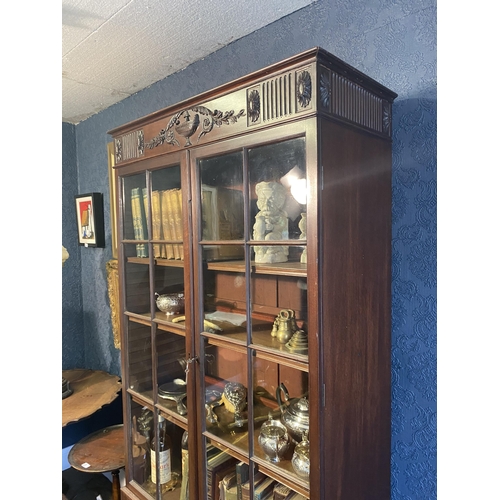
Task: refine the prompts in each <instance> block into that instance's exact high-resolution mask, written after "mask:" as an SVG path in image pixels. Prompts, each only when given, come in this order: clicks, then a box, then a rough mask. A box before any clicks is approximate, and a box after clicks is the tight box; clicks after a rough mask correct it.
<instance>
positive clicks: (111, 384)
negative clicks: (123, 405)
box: [62, 369, 122, 427]
mask: <svg viewBox="0 0 500 500" xmlns="http://www.w3.org/2000/svg"><path fill="white" fill-rule="evenodd" d="M62 376H63V377H64V378H65V379H66V380H68V382H69V386H70V388H71V389H72V390H73V394H71V396H68V397H67V398H65V399H63V400H62V426H63V427H64V426H66V425H67V424H69V423H70V422H77V421H78V420H80V419H82V418H85V417H88V416H90V415H92V414H93V413H94V412H96V411H97V410H99V409H100V408H102V407H103V406H104V405H107V404H110V403H111V402H113V401H114V400H115V399H116V397H117V396H118V393H119V391H120V389H121V387H122V384H121V381H120V378H119V377H117V376H116V375H110V374H109V373H106V372H104V371H99V370H83V369H76V370H63V371H62Z"/></svg>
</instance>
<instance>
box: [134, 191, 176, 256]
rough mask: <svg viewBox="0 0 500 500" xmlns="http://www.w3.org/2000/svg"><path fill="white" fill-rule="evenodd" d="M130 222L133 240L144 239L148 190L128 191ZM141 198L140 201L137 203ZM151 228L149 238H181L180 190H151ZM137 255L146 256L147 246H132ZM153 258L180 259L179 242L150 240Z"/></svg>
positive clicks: (145, 235)
mask: <svg viewBox="0 0 500 500" xmlns="http://www.w3.org/2000/svg"><path fill="white" fill-rule="evenodd" d="M130 198H131V203H130V204H131V208H132V223H133V228H134V238H135V239H136V240H147V239H148V226H147V222H146V220H147V219H146V214H147V213H148V192H147V189H146V188H143V189H142V190H141V188H133V189H132V190H131V195H130ZM141 201H142V202H141ZM151 216H152V217H151V229H152V233H153V235H152V236H153V238H152V239H153V240H167V241H169V240H170V241H182V240H183V226H182V191H181V190H180V189H166V190H164V191H159V190H156V191H153V192H152V193H151ZM136 254H137V257H148V246H147V245H146V244H144V243H138V244H137V245H136ZM153 254H154V257H155V258H156V259H176V260H183V259H184V248H183V245H182V243H166V244H163V243H153Z"/></svg>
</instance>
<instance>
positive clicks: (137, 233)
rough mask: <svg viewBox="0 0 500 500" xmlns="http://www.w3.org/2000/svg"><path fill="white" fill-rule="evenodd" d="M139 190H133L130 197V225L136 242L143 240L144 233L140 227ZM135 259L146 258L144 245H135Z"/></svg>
mask: <svg viewBox="0 0 500 500" xmlns="http://www.w3.org/2000/svg"><path fill="white" fill-rule="evenodd" d="M140 198H141V196H140V189H139V188H133V189H132V191H131V195H130V205H131V208H132V224H133V227H134V237H135V239H136V240H143V239H144V231H143V227H142V209H141V199H140ZM135 247H136V255H137V257H147V255H145V248H144V243H137V245H136V246H135Z"/></svg>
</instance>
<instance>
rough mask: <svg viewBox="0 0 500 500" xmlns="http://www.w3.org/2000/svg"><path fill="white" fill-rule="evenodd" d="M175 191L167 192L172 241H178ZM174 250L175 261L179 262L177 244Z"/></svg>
mask: <svg viewBox="0 0 500 500" xmlns="http://www.w3.org/2000/svg"><path fill="white" fill-rule="evenodd" d="M173 191H174V190H173V189H169V190H167V191H165V198H166V201H167V217H168V224H169V227H170V235H171V239H172V240H174V241H175V240H177V234H176V230H175V212H174V211H175V205H174V193H173ZM172 249H173V254H174V259H176V260H178V259H180V255H179V246H178V245H177V244H175V243H174V244H173V245H172Z"/></svg>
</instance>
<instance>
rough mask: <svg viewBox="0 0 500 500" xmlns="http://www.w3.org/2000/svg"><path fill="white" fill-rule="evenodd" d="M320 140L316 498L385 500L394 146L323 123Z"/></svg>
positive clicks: (387, 450) (378, 139)
mask: <svg viewBox="0 0 500 500" xmlns="http://www.w3.org/2000/svg"><path fill="white" fill-rule="evenodd" d="M320 134H321V139H322V157H321V165H322V166H323V189H322V192H321V195H320V201H319V212H320V219H319V220H320V221H321V222H320V241H321V243H320V248H319V257H320V269H321V272H320V279H321V286H322V294H321V295H320V298H319V300H320V309H321V311H322V324H321V329H322V332H323V334H322V346H321V351H322V357H323V364H324V367H325V373H324V384H325V408H324V411H323V414H322V416H321V417H320V418H321V422H322V430H321V433H322V434H321V435H322V438H323V449H322V453H321V454H322V460H323V463H324V469H323V471H322V473H323V479H324V481H325V484H324V490H323V491H324V492H325V494H327V493H326V492H328V494H327V496H325V498H335V499H353V498H356V499H360V500H361V499H363V500H366V499H373V500H384V499H389V498H390V439H391V434H390V431H391V414H390V413H391V406H390V405H391V399H390V398H391V392H390V388H391V371H390V369H391V364H390V348H391V340H390V336H391V281H390V280H391V145H390V142H388V141H385V140H383V139H380V138H377V137H374V136H370V135H369V134H367V133H364V132H361V131H359V130H356V129H354V128H350V127H342V126H340V125H338V124H335V123H332V122H325V121H324V122H322V124H321V131H320ZM320 290H321V288H320ZM332 493H333V495H332Z"/></svg>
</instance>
